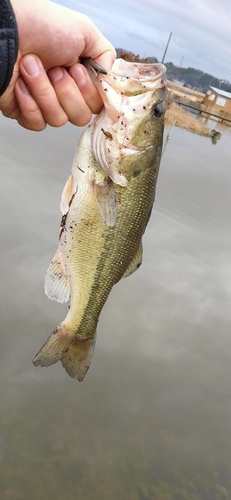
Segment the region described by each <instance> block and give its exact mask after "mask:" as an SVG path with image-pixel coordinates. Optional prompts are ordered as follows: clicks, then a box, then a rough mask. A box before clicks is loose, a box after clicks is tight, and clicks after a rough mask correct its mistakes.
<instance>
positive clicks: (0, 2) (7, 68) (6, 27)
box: [0, 0, 18, 96]
mask: <svg viewBox="0 0 231 500" xmlns="http://www.w3.org/2000/svg"><path fill="white" fill-rule="evenodd" d="M17 55H18V28H17V23H16V19H15V15H14V11H13V8H12V5H11V3H10V1H9V0H0V96H1V95H2V94H3V92H5V90H6V88H7V87H8V85H9V83H10V80H11V77H12V73H13V68H14V64H15V61H16V59H17Z"/></svg>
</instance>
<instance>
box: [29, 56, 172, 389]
mask: <svg viewBox="0 0 231 500" xmlns="http://www.w3.org/2000/svg"><path fill="white" fill-rule="evenodd" d="M90 72H91V74H92V78H93V81H94V82H95V84H96V85H97V87H98V90H99V92H100V93H101V95H102V98H103V100H104V108H103V110H102V111H101V113H100V114H99V115H98V116H97V117H95V119H94V120H93V121H92V122H91V124H90V125H89V126H88V127H87V128H86V129H85V130H84V132H83V134H82V136H81V138H80V140H79V144H78V147H77V151H76V155H75V158H74V162H73V166H72V171H71V175H70V177H69V179H68V181H67V183H66V185H65V188H64V191H63V194H62V199H61V211H62V214H63V217H62V222H61V231H60V237H59V246H58V250H57V252H56V254H55V256H54V258H53V260H52V262H51V264H50V266H49V268H48V271H47V274H46V278H45V291H46V294H47V295H48V297H49V298H51V299H52V300H56V301H58V302H66V301H68V300H69V298H70V308H69V310H68V313H67V316H66V318H65V320H64V321H63V322H62V323H61V324H60V325H59V326H58V327H57V328H56V329H55V330H54V332H53V333H52V335H51V336H50V337H49V339H48V340H47V342H46V343H45V344H44V346H43V347H42V348H41V350H40V351H39V353H38V354H37V355H36V357H35V359H34V361H33V363H34V365H35V366H39V365H40V366H49V365H51V364H54V363H56V362H57V361H59V360H60V361H61V362H62V364H63V366H64V368H65V369H66V371H67V373H68V374H69V375H70V376H71V377H73V378H77V379H78V380H79V381H81V380H83V378H84V376H85V374H86V372H87V370H88V368H89V365H90V361H91V357H92V354H93V350H94V345H95V340H96V327H97V323H98V320H99V316H100V312H101V310H102V308H103V306H104V304H105V302H106V300H107V298H108V295H109V293H110V291H111V289H112V287H113V286H114V285H115V284H116V283H118V281H120V279H121V278H122V277H125V276H129V275H130V274H132V273H133V272H135V271H136V269H138V267H139V266H140V265H141V262H142V235H143V233H144V231H145V228H146V225H147V223H148V220H149V218H150V215H151V210H152V206H153V202H154V196H155V186H156V181H157V176H158V170H159V164H160V158H161V152H162V139H163V130H164V112H165V109H166V99H167V91H166V82H165V77H164V75H165V68H164V66H163V65H162V64H152V65H146V64H135V63H128V62H125V61H122V60H116V62H115V64H114V66H113V68H112V72H106V74H104V73H103V74H102V73H101V72H100V70H94V69H92V67H91V68H90Z"/></svg>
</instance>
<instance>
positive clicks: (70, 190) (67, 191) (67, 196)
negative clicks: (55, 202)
mask: <svg viewBox="0 0 231 500" xmlns="http://www.w3.org/2000/svg"><path fill="white" fill-rule="evenodd" d="M75 193H76V186H74V182H73V176H72V174H70V176H69V177H68V179H67V182H66V184H65V186H64V188H63V192H62V196H61V202H60V210H61V212H62V214H63V215H65V214H67V212H68V210H69V207H70V204H71V201H72V198H73V195H74V194H75Z"/></svg>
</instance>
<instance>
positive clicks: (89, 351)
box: [33, 324, 96, 382]
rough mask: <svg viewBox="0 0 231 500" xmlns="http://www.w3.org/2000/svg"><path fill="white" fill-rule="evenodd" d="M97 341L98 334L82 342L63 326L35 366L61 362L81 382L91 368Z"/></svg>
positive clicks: (57, 329) (49, 340)
mask: <svg viewBox="0 0 231 500" xmlns="http://www.w3.org/2000/svg"><path fill="white" fill-rule="evenodd" d="M95 341H96V334H95V335H94V336H93V338H87V339H85V340H82V339H79V338H78V337H77V336H76V335H74V334H70V333H67V332H66V331H65V327H64V326H63V325H62V324H61V325H59V326H58V327H57V328H56V329H55V330H54V332H53V333H52V334H51V336H50V337H49V338H48V340H47V341H46V342H45V344H44V345H43V346H42V348H41V349H40V351H39V352H38V354H36V356H35V358H34V360H33V364H34V366H50V365H53V364H54V363H57V361H61V363H62V365H63V367H64V368H65V370H66V372H67V373H68V375H70V377H72V378H77V380H78V381H79V382H81V381H82V380H83V379H84V377H85V375H86V373H87V371H88V368H89V366H90V363H91V358H92V355H93V352H94V347H95Z"/></svg>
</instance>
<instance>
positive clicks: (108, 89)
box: [86, 59, 167, 186]
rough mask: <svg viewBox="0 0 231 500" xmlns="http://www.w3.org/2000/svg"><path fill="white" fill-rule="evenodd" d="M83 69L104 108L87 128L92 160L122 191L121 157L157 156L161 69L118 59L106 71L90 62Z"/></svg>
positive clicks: (124, 165)
mask: <svg viewBox="0 0 231 500" xmlns="http://www.w3.org/2000/svg"><path fill="white" fill-rule="evenodd" d="M86 66H87V68H88V70H89V73H90V76H91V78H92V80H93V82H94V83H95V85H96V87H97V89H98V91H99V93H100V95H101V97H102V100H103V103H104V108H103V109H102V111H101V112H100V114H99V115H98V116H97V117H96V118H95V119H94V121H93V124H92V127H93V128H92V150H93V152H94V157H95V158H96V161H97V163H98V165H100V166H101V167H102V169H103V170H104V171H105V172H107V173H108V171H110V172H111V175H110V177H111V179H112V180H113V181H114V182H117V183H118V184H121V185H122V186H125V185H126V178H128V176H129V172H127V169H128V168H129V167H128V165H129V162H124V161H123V159H124V157H128V156H130V157H131V156H134V155H140V154H142V155H145V154H147V155H148V156H149V158H150V156H152V155H153V156H158V157H159V158H160V156H161V150H162V139H163V130H164V114H165V110H166V106H167V87H166V78H165V73H166V68H165V66H164V65H163V64H161V63H155V64H146V63H136V62H128V61H124V60H123V59H116V60H115V63H114V65H113V67H112V70H111V71H108V70H105V69H104V68H101V66H99V65H98V64H97V63H95V62H94V61H92V60H90V61H88V62H87V63H86ZM133 163H134V162H133ZM131 168H132V167H131ZM116 172H119V176H118V175H116Z"/></svg>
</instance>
